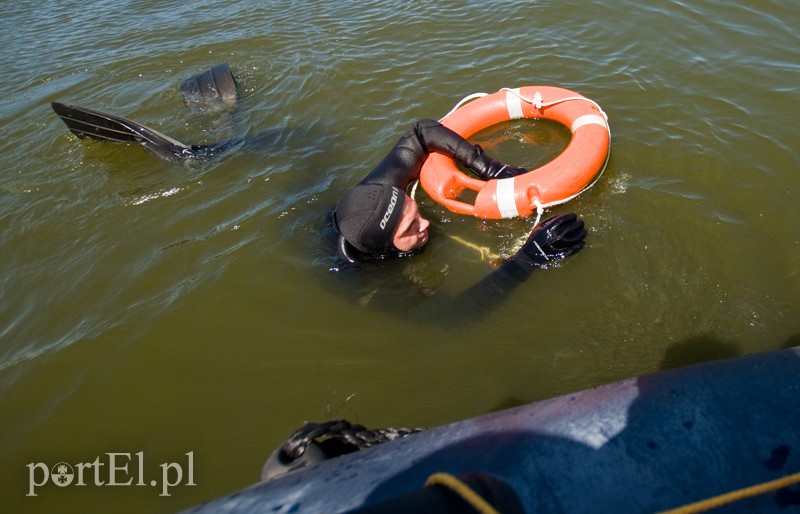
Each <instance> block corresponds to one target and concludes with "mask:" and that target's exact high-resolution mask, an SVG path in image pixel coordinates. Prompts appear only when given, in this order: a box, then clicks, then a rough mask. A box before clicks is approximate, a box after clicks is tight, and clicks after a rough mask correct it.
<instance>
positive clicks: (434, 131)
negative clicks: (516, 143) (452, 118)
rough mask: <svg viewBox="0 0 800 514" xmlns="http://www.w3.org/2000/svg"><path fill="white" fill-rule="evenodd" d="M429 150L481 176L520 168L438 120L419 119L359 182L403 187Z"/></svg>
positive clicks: (503, 174) (495, 175) (515, 171)
mask: <svg viewBox="0 0 800 514" xmlns="http://www.w3.org/2000/svg"><path fill="white" fill-rule="evenodd" d="M431 152H438V153H441V154H444V155H446V156H447V157H450V158H452V159H455V160H456V161H458V162H460V163H461V164H463V165H464V166H465V167H466V168H467V169H468V170H470V171H472V172H473V173H475V174H476V175H477V176H478V177H479V178H481V179H483V180H489V179H492V178H505V177H506V176H513V175H516V174H518V173H519V170H520V169H519V168H512V167H508V166H505V165H503V164H502V163H500V162H498V161H496V160H494V159H491V158H490V157H488V156H487V155H486V154H485V153H484V152H483V149H482V148H481V147H480V145H473V144H471V143H469V142H468V141H467V140H466V139H464V138H463V137H461V136H460V135H458V134H456V133H455V132H453V131H452V130H450V129H449V128H447V127H445V126H444V125H442V124H441V123H439V122H436V121H434V120H420V121H417V122H416V123H414V125H412V126H411V128H410V129H409V130H408V131H406V133H405V134H403V136H402V137H401V138H400V140H399V141H398V142H397V143H396V144H395V146H394V148H392V150H391V151H390V152H389V153H388V154H387V155H386V157H384V159H383V160H382V161H381V162H380V163H379V164H378V166H376V167H375V169H373V170H372V171H371V172H370V173H369V174H368V175H367V176H366V177H364V179H363V180H362V181H361V182H362V183H365V184H383V185H388V186H395V187H399V188H401V189H406V188H407V187H408V186H409V185H410V184H411V183H412V182H414V181H415V180H417V179H418V178H419V173H420V169H422V164H423V163H424V162H425V159H426V158H427V157H428V155H429V154H430V153H431Z"/></svg>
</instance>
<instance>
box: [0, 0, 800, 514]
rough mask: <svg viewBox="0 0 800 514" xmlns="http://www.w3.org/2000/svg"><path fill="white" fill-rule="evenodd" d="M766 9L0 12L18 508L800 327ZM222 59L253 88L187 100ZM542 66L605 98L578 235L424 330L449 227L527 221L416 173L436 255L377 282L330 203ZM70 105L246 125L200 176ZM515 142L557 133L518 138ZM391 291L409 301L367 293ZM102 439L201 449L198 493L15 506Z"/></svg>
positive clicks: (145, 501)
mask: <svg viewBox="0 0 800 514" xmlns="http://www.w3.org/2000/svg"><path fill="white" fill-rule="evenodd" d="M758 5H759V7H747V6H744V5H736V4H735V3H730V2H723V1H720V0H692V1H688V2H674V3H669V4H667V5H662V6H659V7H651V6H648V5H646V3H644V4H643V3H640V2H629V1H623V0H615V1H611V2H599V1H596V2H577V1H567V2H552V1H540V2H522V1H512V2H504V3H501V4H498V5H497V6H494V7H491V8H489V7H487V5H486V3H485V2H472V1H463V2H452V3H448V4H447V5H445V4H435V3H434V4H431V5H418V4H409V3H405V2H393V1H382V2H373V3H371V4H369V5H365V4H364V3H363V2H350V1H342V2H296V1H276V2H266V3H265V2H253V1H244V2H236V3H233V4H225V5H221V4H220V5H207V4H206V3H202V2H191V1H190V2H177V1H152V0H150V1H146V2H108V1H103V0H94V1H92V0H89V1H82V2H74V1H66V2H64V1H59V2H55V1H43V2H38V3H22V4H14V6H7V7H6V9H5V14H4V17H3V20H2V22H0V28H2V31H0V33H2V34H3V35H2V36H0V37H1V38H2V40H1V41H2V43H3V44H2V45H1V46H0V48H2V50H0V52H2V54H3V56H4V59H3V62H5V63H6V69H5V73H4V77H3V79H2V80H3V86H4V95H3V99H2V100H0V124H1V125H2V128H3V133H4V136H5V137H4V138H3V139H2V142H0V155H2V156H3V159H4V164H5V165H4V167H3V171H2V172H0V245H2V252H0V284H1V287H2V300H1V301H2V308H0V322H1V323H0V419H2V420H3V422H2V425H0V451H2V454H3V455H4V456H5V459H4V461H3V470H2V475H0V476H2V477H3V478H4V480H2V485H0V494H2V500H3V504H4V505H8V506H9V507H8V508H9V512H12V511H13V512H50V511H53V510H58V509H64V508H66V509H69V510H75V511H79V510H80V511H84V512H105V511H108V510H111V509H113V510H115V511H118V512H141V511H143V510H147V511H151V512H153V511H155V512H171V511H175V510H178V509H181V508H185V507H188V506H191V505H193V504H196V503H198V502H201V501H204V500H207V499H211V498H214V497H217V496H219V495H221V494H225V493H227V492H230V491H233V490H235V489H238V488H241V487H243V486H246V485H248V484H250V483H252V482H253V481H255V480H256V479H257V477H258V473H259V469H260V466H261V464H262V463H263V461H264V459H265V458H266V456H267V455H268V454H269V452H270V451H271V450H272V449H273V448H274V447H275V446H277V445H278V444H279V443H280V442H281V441H282V440H283V439H285V438H286V437H287V436H288V434H289V433H291V431H292V430H294V429H295V428H297V427H298V426H299V425H300V424H302V422H303V421H304V420H324V419H329V418H332V417H346V418H348V419H351V420H353V421H356V422H360V423H363V424H366V425H369V426H434V425H439V424H443V423H447V422H451V421H455V420H458V419H462V418H465V417H470V416H475V415H479V414H482V413H485V412H488V411H491V410H494V409H497V408H501V407H506V406H510V405H515V404H519V403H524V402H529V401H534V400H537V399H541V398H547V397H552V396H555V395H558V394H563V393H566V392H569V391H575V390H580V389H584V388H587V387H592V386H596V385H599V384H602V383H606V382H609V381H613V380H618V379H621V378H626V377H631V376H637V375H640V374H643V373H648V372H652V371H656V370H658V369H663V368H667V367H672V366H677V365H681V364H685V363H689V362H696V361H700V360H706V359H711V358H718V357H723V356H728V355H736V354H742V353H748V352H756V351H765V350H770V349H775V348H780V347H783V346H786V345H790V344H798V343H800V341H798V334H800V322H798V314H800V306H798V298H800V237H799V236H798V219H800V208H798V202H797V200H796V198H797V196H798V193H799V192H800V191H799V189H800V180H799V179H798V174H797V173H798V169H800V166H798V164H800V157H798V153H797V151H796V149H795V148H796V146H797V141H798V140H800V128H798V124H797V123H796V119H795V111H796V109H795V106H796V105H798V101H799V100H800V93H798V92H797V84H798V83H800V50H799V49H800V41H798V39H800V38H799V37H798V33H797V27H798V26H800V10H798V9H797V7H796V6H795V5H794V4H793V3H792V2H789V1H767V2H760V3H759V4H758ZM220 62H229V63H230V65H231V67H232V68H233V70H234V72H235V74H236V75H237V78H238V79H239V82H240V87H241V91H242V97H241V101H240V104H239V108H238V109H237V110H236V112H233V113H225V112H212V113H202V112H193V111H189V110H187V109H186V107H185V106H184V105H183V104H182V102H181V98H180V95H179V93H178V84H179V83H180V81H181V80H183V79H185V78H187V77H189V76H191V75H193V74H195V73H199V72H201V71H203V70H205V69H208V68H210V67H211V66H213V65H215V64H218V63H220ZM530 84H546V85H557V86H561V87H566V88H569V89H572V90H575V91H578V92H580V93H582V94H584V95H586V96H588V97H590V98H592V99H594V100H596V101H597V102H599V103H600V104H601V105H602V106H603V108H604V110H605V111H606V113H607V114H608V115H609V121H610V125H611V129H612V153H611V159H610V162H609V165H608V168H607V169H606V171H605V173H604V175H603V178H602V179H601V181H600V182H599V183H598V184H597V185H596V186H595V187H594V188H593V189H591V190H590V191H588V192H587V193H585V194H584V195H582V196H581V197H579V198H578V199H576V200H573V201H572V202H570V203H569V204H567V205H564V206H561V207H559V208H557V209H555V210H554V211H553V212H556V213H557V212H566V211H575V212H577V213H579V214H580V215H581V216H583V217H584V218H585V220H586V222H587V225H588V227H589V231H590V234H589V238H588V239H587V243H588V244H587V247H586V249H585V250H584V251H583V252H582V253H581V254H579V255H578V256H576V257H575V258H573V259H570V260H569V261H567V262H565V263H564V264H563V265H562V266H560V267H556V268H553V269H549V270H546V271H541V272H536V273H535V274H534V275H533V276H532V277H531V279H530V280H529V281H528V282H527V283H526V284H524V285H523V286H522V287H520V288H519V289H517V290H516V291H515V292H514V293H513V294H512V295H511V297H510V298H508V301H507V302H506V303H505V304H504V305H503V306H502V307H501V308H499V309H498V310H496V311H495V312H493V313H491V315H489V316H487V317H485V318H483V319H482V320H481V321H480V322H478V323H467V322H465V323H459V324H457V325H455V326H444V324H442V325H437V324H436V323H433V324H431V323H422V322H421V321H420V319H419V316H416V315H415V314H413V312H418V310H419V309H424V308H425V304H424V302H423V303H422V304H420V303H419V300H420V298H421V297H420V291H422V292H423V293H424V292H435V294H436V295H455V294H458V292H459V291H462V290H463V289H465V288H467V287H469V285H471V284H473V283H474V282H475V281H477V280H479V279H480V277H482V276H483V275H484V274H485V273H486V272H487V270H488V268H487V264H486V263H485V262H482V261H481V259H480V256H479V255H478V254H477V253H476V252H475V251H474V250H471V249H469V248H467V247H466V246H464V245H462V244H461V243H459V242H457V241H456V240H455V239H453V238H451V237H447V236H448V235H451V236H459V237H461V238H465V239H468V240H470V241H473V242H475V243H476V244H480V245H487V246H489V247H491V248H492V249H494V250H496V251H497V252H500V253H502V252H504V251H506V252H507V251H508V250H509V249H510V248H512V247H513V241H514V240H515V239H516V238H518V237H519V236H521V235H524V234H525V233H526V232H527V231H529V230H530V229H531V224H532V221H531V220H511V221H503V222H488V223H483V222H480V221H477V220H474V219H467V218H463V217H459V216H456V215H453V214H451V213H449V212H447V211H445V210H444V209H442V208H441V207H438V206H437V205H435V204H434V203H433V202H431V201H430V200H429V199H427V198H425V197H424V194H423V196H422V197H421V198H420V199H421V202H422V205H423V210H424V211H425V212H426V214H427V215H428V216H429V217H430V218H431V220H432V222H433V228H432V230H433V233H434V239H433V241H432V242H431V244H430V245H429V248H428V249H427V250H426V251H425V252H424V254H422V255H421V256H418V257H416V258H415V260H414V261H413V262H412V261H406V262H395V263H388V264H386V265H385V266H384V268H382V270H381V271H382V275H383V276H377V275H379V273H378V272H376V271H372V272H371V273H372V275H371V276H372V278H374V279H375V282H374V284H373V283H372V282H370V280H371V278H370V274H369V273H366V274H364V275H363V276H361V277H360V278H356V279H354V280H350V281H348V280H341V278H340V277H337V276H334V274H332V273H331V272H330V271H329V268H330V267H331V266H333V265H335V260H334V259H333V250H332V248H331V246H330V237H329V235H328V233H327V232H326V216H327V214H328V213H329V212H330V210H331V209H332V207H333V206H334V205H335V204H336V201H337V200H338V198H339V196H340V195H341V193H342V192H343V191H344V190H345V189H346V188H348V187H349V186H351V185H353V184H354V183H355V182H357V181H358V180H359V179H360V177H362V176H363V175H364V174H365V173H367V172H368V171H369V170H370V169H371V167H372V166H374V165H375V164H376V163H377V162H378V161H379V160H380V158H381V157H382V156H383V154H384V153H385V152H386V151H387V150H388V149H389V148H391V146H392V145H393V144H394V142H395V141H396V139H397V138H398V137H399V135H400V134H401V133H402V131H404V130H405V129H406V127H408V126H409V125H410V124H411V123H412V122H413V121H414V120H416V119H419V118H438V117H441V116H442V115H444V114H445V113H446V112H448V111H449V110H450V108H451V107H452V106H453V105H454V104H455V103H456V102H457V101H458V100H459V99H461V98H463V97H464V96H466V95H468V94H470V93H474V92H479V91H484V92H493V91H496V90H498V89H500V88H501V87H515V86H521V85H530ZM51 101H63V102H66V103H74V104H78V105H84V106H87V107H94V108H97V109H101V110H105V111H108V112H112V113H115V114H119V115H123V116H127V117H130V118H133V119H136V120H137V121H140V122H142V123H145V124H147V125H149V126H152V127H153V128H156V129H157V130H160V131H162V132H165V133H167V134H170V135H172V136H174V137H176V138H178V139H181V140H185V141H186V142H189V143H205V142H210V141H216V140H219V139H221V138H226V137H231V136H233V135H246V136H248V143H247V144H246V145H245V147H244V148H242V149H241V150H240V151H239V152H237V153H236V154H234V155H231V156H228V157H226V158H224V159H222V160H220V161H218V162H215V163H211V164H207V165H194V166H189V167H180V166H176V165H174V164H170V163H167V162H162V161H159V160H158V159H157V158H155V157H154V156H152V155H151V154H149V153H147V152H146V151H144V150H143V149H141V148H139V147H137V146H124V145H109V144H102V143H92V142H85V141H80V140H78V139H77V138H75V137H74V136H72V135H71V134H69V133H68V132H67V130H66V128H65V127H64V125H63V124H62V123H61V121H59V120H58V119H57V117H56V116H55V115H54V114H53V112H52V111H51V109H50V106H49V102H51ZM529 125H530V126H527V127H522V128H520V127H518V126H514V125H513V124H510V125H509V126H503V127H500V128H498V130H497V131H495V132H493V133H492V134H489V135H487V136H486V138H485V140H484V141H483V142H484V144H485V145H486V147H487V150H488V151H489V152H490V153H493V154H494V155H496V156H498V157H500V158H502V159H505V160H509V161H515V162H516V163H517V164H521V165H530V166H532V165H535V164H536V161H538V160H542V159H546V158H547V155H548V151H552V149H553V148H556V149H557V148H560V147H559V145H563V144H564V143H565V141H563V137H564V135H563V133H562V132H559V131H558V130H557V129H554V128H553V127H548V126H547V124H545V123H539V124H536V123H534V124H529ZM523 136H527V137H534V138H538V140H540V141H542V145H541V147H542V148H541V149H537V150H536V151H535V152H534V151H533V150H532V149H530V150H531V151H530V152H526V144H523V143H520V142H519V140H521V139H522V140H525V137H523ZM515 141H516V142H515ZM548 148H549V149H550V150H548ZM555 151H556V152H557V151H558V150H555ZM420 284H422V285H420ZM373 290H375V291H377V293H380V294H384V295H386V294H388V295H390V296H391V295H392V294H394V295H397V297H400V298H406V297H413V298H415V301H414V302H411V303H413V305H412V304H411V303H408V302H405V303H404V302H403V301H396V302H395V304H394V306H393V307H391V308H388V309H387V308H379V305H378V302H374V301H372V298H373V297H372V296H371V295H370V294H368V293H370V292H372V291H373ZM423 297H424V295H423ZM395 299H396V298H395ZM453 315H454V316H455V314H453ZM108 452H123V453H124V452H128V453H131V454H135V453H136V452H143V455H144V456H145V458H146V466H147V470H148V473H150V472H157V471H158V470H159V467H158V465H159V464H160V463H163V462H174V461H177V460H179V459H185V458H186V457H185V454H186V453H187V452H193V455H194V475H195V482H196V483H197V485H196V486H193V487H192V486H190V487H178V488H175V489H174V491H173V493H174V494H172V495H171V496H170V497H159V495H158V492H159V491H158V490H157V489H154V488H152V487H146V486H140V487H118V488H113V487H107V486H105V487H99V486H86V487H83V488H80V487H68V488H57V487H55V486H53V485H52V484H51V485H50V486H47V487H42V488H41V489H40V494H39V496H37V497H26V496H25V494H26V493H27V492H28V469H27V468H26V465H27V464H29V463H32V462H45V463H49V464H55V463H57V462H59V461H65V462H68V463H78V462H87V461H93V460H94V459H95V458H96V457H97V456H104V455H105V454H106V453H108Z"/></svg>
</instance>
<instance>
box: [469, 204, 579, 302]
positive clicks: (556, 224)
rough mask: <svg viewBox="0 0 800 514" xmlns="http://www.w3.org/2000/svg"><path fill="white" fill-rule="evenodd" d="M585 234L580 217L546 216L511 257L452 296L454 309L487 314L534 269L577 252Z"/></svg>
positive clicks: (568, 215) (567, 215)
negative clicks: (455, 295) (454, 303)
mask: <svg viewBox="0 0 800 514" xmlns="http://www.w3.org/2000/svg"><path fill="white" fill-rule="evenodd" d="M585 237H586V230H585V228H584V223H583V220H581V219H580V218H578V216H577V215H575V214H573V213H570V214H563V215H559V216H553V217H551V218H549V219H547V220H546V221H544V222H542V223H540V224H539V225H537V226H536V228H534V229H533V232H531V235H530V236H529V237H528V240H527V241H525V244H524V245H523V246H522V248H521V249H520V250H519V251H518V252H517V253H516V254H515V255H514V256H512V257H511V258H509V259H507V260H506V261H505V262H504V263H503V264H502V265H501V266H500V267H499V268H497V269H496V270H495V271H493V272H492V273H490V274H489V275H487V276H486V277H485V278H484V279H483V280H481V281H480V282H478V283H477V284H475V285H474V286H472V287H470V288H469V289H467V290H466V291H464V292H463V293H461V294H460V295H459V296H458V297H457V298H456V299H455V302H456V308H457V309H458V311H459V312H460V313H461V314H468V315H469V316H472V317H477V316H482V315H485V314H487V313H488V312H490V311H491V310H493V309H494V308H495V307H497V306H499V305H500V304H501V303H502V302H503V301H504V300H505V298H506V296H507V295H508V294H509V293H510V292H511V291H513V290H514V289H516V288H517V287H518V286H519V285H520V284H522V283H523V282H525V281H526V280H527V279H528V277H530V275H531V273H533V270H534V269H536V268H546V267H548V266H549V265H551V264H553V263H554V262H556V261H560V260H562V259H565V258H567V257H569V256H570V255H574V254H575V253H577V252H578V251H580V250H581V248H583V246H584V239H585Z"/></svg>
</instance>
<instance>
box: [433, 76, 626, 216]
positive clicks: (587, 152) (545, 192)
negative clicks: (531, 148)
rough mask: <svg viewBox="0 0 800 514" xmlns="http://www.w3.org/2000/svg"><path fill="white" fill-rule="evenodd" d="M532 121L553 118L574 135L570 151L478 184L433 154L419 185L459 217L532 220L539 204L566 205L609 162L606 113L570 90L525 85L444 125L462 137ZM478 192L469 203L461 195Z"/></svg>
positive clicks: (455, 114) (460, 111)
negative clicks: (505, 124)
mask: <svg viewBox="0 0 800 514" xmlns="http://www.w3.org/2000/svg"><path fill="white" fill-rule="evenodd" d="M519 118H534V119H547V120H553V121H557V122H559V123H561V124H562V125H565V126H566V127H567V128H569V129H570V131H571V132H572V138H571V139H570V142H569V144H568V145H567V147H566V149H564V151H563V152H562V153H561V154H560V155H559V156H558V157H556V158H555V159H553V160H552V161H550V162H548V163H547V164H545V165H543V166H541V167H539V168H537V169H535V170H532V171H529V172H527V173H524V174H522V175H518V176H516V177H513V178H506V179H493V180H489V181H483V180H479V179H477V178H472V177H469V176H467V175H466V174H465V173H463V172H462V171H460V170H459V169H458V168H456V165H455V162H454V161H453V159H450V158H449V157H446V156H444V155H442V154H439V153H431V154H430V155H429V156H428V158H427V159H426V161H425V163H424V164H423V166H422V170H421V172H420V184H422V188H423V189H425V192H427V193H428V194H429V195H430V196H431V197H432V198H433V199H434V200H436V201H437V202H439V203H441V204H442V205H444V206H445V207H447V208H448V209H450V210H451V211H453V212H456V213H459V214H472V215H473V216H477V217H479V218H484V219H487V218H488V219H502V218H514V217H517V216H520V217H526V216H530V215H531V214H532V213H533V212H536V211H537V206H548V205H555V204H558V203H561V202H563V201H566V200H568V199H570V198H572V197H574V196H576V195H577V194H579V193H580V192H582V191H583V190H584V189H586V188H587V187H588V186H590V185H591V184H592V183H593V180H594V179H595V178H596V177H597V176H599V174H600V173H601V172H602V170H603V169H604V168H605V166H606V163H607V162H608V155H609V150H610V147H609V144H610V141H611V132H610V130H609V128H608V121H607V120H606V116H605V113H603V111H602V109H600V107H599V106H598V105H597V104H596V103H595V102H593V101H592V100H589V99H588V98H586V97H584V96H582V95H579V94H578V93H574V92H572V91H569V90H567V89H562V88H557V87H549V86H526V87H521V88H517V89H502V90H500V91H498V92H496V93H493V94H490V95H486V96H483V97H481V98H478V99H477V100H473V101H472V102H470V103H468V104H466V105H464V106H462V107H459V108H456V109H455V110H454V111H452V112H451V113H450V114H448V115H447V116H445V117H444V119H442V120H441V123H442V124H443V125H445V126H446V127H448V128H450V129H451V130H453V131H455V132H456V133H458V134H460V135H461V136H462V137H464V138H468V137H470V136H472V135H474V134H475V133H477V132H478V131H480V130H483V129H485V128H487V127H490V126H492V125H495V124H497V123H500V122H503V121H508V120H513V119H519ZM465 189H471V190H473V191H476V192H477V195H476V196H475V203H474V205H471V204H469V203H466V202H464V201H461V200H460V199H459V196H460V195H461V193H462V191H464V190H465Z"/></svg>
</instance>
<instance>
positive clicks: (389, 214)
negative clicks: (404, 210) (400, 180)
mask: <svg viewBox="0 0 800 514" xmlns="http://www.w3.org/2000/svg"><path fill="white" fill-rule="evenodd" d="M397 198H398V193H397V188H396V187H393V188H392V199H391V200H389V207H387V208H386V212H385V213H384V214H383V219H381V230H386V224H387V223H388V222H389V218H391V217H392V212H394V208H395V206H396V205H397Z"/></svg>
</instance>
